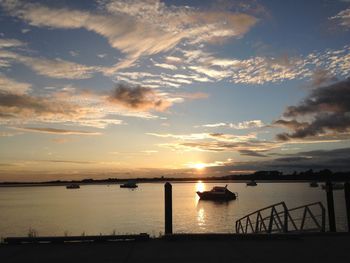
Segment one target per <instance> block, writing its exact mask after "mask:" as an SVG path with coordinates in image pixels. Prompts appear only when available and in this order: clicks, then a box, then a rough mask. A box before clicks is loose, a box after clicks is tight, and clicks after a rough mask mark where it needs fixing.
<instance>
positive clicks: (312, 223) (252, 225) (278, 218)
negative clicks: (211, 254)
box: [236, 202, 326, 234]
mask: <svg viewBox="0 0 350 263" xmlns="http://www.w3.org/2000/svg"><path fill="white" fill-rule="evenodd" d="M317 212H318V214H316V213H317ZM325 228H326V214H325V208H324V207H323V205H322V203H321V202H316V203H311V204H307V205H303V206H298V207H295V208H292V209H288V208H287V206H286V204H285V203H284V202H280V203H276V204H274V205H270V206H267V207H265V208H262V209H259V210H257V211H255V212H253V213H250V214H248V215H246V216H244V217H242V218H240V219H238V220H237V221H236V233H238V234H248V233H255V234H258V233H268V234H271V233H288V232H311V231H314V232H325Z"/></svg>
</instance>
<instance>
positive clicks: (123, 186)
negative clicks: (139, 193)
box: [120, 185, 138, 188]
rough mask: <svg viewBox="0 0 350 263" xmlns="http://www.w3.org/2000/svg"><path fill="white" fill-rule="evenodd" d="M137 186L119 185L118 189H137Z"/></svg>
mask: <svg viewBox="0 0 350 263" xmlns="http://www.w3.org/2000/svg"><path fill="white" fill-rule="evenodd" d="M137 187H138V186H137V185H120V188H137Z"/></svg>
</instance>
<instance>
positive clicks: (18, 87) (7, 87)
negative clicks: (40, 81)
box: [0, 74, 32, 94]
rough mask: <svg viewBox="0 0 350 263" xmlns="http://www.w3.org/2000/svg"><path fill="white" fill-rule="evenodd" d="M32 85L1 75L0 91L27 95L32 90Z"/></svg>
mask: <svg viewBox="0 0 350 263" xmlns="http://www.w3.org/2000/svg"><path fill="white" fill-rule="evenodd" d="M31 86H32V85H31V84H29V83H25V82H18V81H16V80H14V79H10V78H8V77H6V76H4V75H1V74H0V91H1V92H8V93H13V94H26V93H28V91H29V90H30V88H31Z"/></svg>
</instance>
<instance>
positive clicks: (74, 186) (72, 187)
mask: <svg viewBox="0 0 350 263" xmlns="http://www.w3.org/2000/svg"><path fill="white" fill-rule="evenodd" d="M66 188H67V189H79V188H80V185H78V184H69V185H66Z"/></svg>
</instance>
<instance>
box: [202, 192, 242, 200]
mask: <svg viewBox="0 0 350 263" xmlns="http://www.w3.org/2000/svg"><path fill="white" fill-rule="evenodd" d="M197 195H198V196H199V198H200V199H201V200H214V201H231V200H236V199H237V196H236V195H235V194H234V193H231V192H226V193H224V194H221V193H213V192H210V191H207V192H197Z"/></svg>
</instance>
